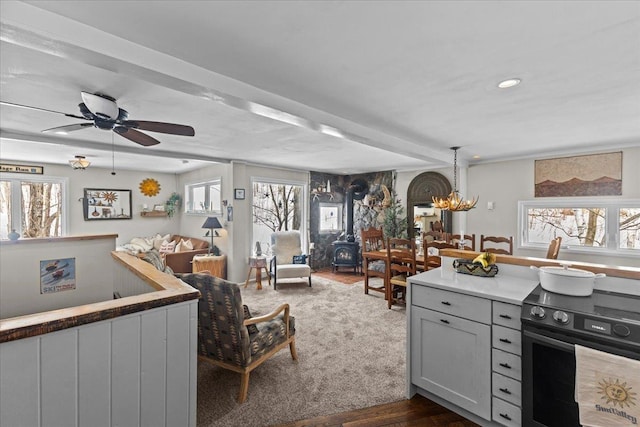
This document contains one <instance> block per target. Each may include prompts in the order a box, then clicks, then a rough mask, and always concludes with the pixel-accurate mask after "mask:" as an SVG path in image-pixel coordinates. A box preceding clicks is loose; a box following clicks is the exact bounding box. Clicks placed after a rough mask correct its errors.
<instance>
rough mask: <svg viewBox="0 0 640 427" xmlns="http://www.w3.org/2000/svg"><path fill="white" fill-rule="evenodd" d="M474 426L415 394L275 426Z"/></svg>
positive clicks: (475, 426) (474, 425)
mask: <svg viewBox="0 0 640 427" xmlns="http://www.w3.org/2000/svg"><path fill="white" fill-rule="evenodd" d="M311 426H314V427H319V426H322V427H339V426H340V427H383V426H394V427H401V426H416V427H417V426H420V427H477V424H475V423H473V422H471V421H469V420H467V419H465V418H463V417H461V416H460V415H458V414H456V413H454V412H451V411H449V410H448V409H446V408H443V407H442V406H440V405H438V404H436V403H434V402H432V401H430V400H429V399H426V398H424V397H422V396H420V395H415V396H414V397H413V398H412V399H411V400H402V401H400V402H394V403H387V404H384V405H378V406H372V407H371V408H363V409H357V410H355V411H349V412H343V413H341V414H335V415H327V416H322V417H317V418H311V419H308V420H300V421H295V422H292V423H288V424H281V425H279V426H277V427H311Z"/></svg>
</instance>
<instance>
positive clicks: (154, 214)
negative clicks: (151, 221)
mask: <svg viewBox="0 0 640 427" xmlns="http://www.w3.org/2000/svg"><path fill="white" fill-rule="evenodd" d="M140 216H143V217H166V216H169V214H168V213H167V212H163V211H143V212H140Z"/></svg>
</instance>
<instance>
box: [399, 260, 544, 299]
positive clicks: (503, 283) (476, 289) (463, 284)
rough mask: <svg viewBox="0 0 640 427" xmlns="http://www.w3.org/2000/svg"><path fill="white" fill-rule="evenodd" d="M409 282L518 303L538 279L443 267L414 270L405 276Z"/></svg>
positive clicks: (536, 284) (536, 283)
mask: <svg viewBox="0 0 640 427" xmlns="http://www.w3.org/2000/svg"><path fill="white" fill-rule="evenodd" d="M409 282H410V283H412V284H416V285H427V286H431V287H434V288H439V289H444V290H447V291H452V292H459V293H463V294H467V295H474V296H478V297H482V298H487V299H492V300H496V301H502V302H506V303H509V304H517V305H522V301H523V300H524V299H525V298H526V297H527V295H529V293H531V291H532V290H534V289H535V287H536V286H538V283H539V281H538V280H533V279H525V278H521V277H516V276H508V275H505V274H502V273H498V274H497V275H496V276H495V277H476V276H471V275H469V274H461V273H457V272H455V271H452V270H449V269H443V268H436V269H435V270H429V271H425V272H424V273H420V274H416V275H415V276H412V277H410V278H409Z"/></svg>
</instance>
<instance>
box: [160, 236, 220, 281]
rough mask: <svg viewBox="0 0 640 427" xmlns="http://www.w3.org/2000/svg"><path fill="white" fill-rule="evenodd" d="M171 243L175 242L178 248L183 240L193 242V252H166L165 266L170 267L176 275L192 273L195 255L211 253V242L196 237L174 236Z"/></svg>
mask: <svg viewBox="0 0 640 427" xmlns="http://www.w3.org/2000/svg"><path fill="white" fill-rule="evenodd" d="M170 239H171V240H170V242H175V244H176V246H177V245H178V243H180V241H181V240H184V241H185V242H186V241H189V240H190V241H191V244H192V245H193V249H192V250H187V251H181V252H165V253H164V259H165V265H166V266H167V267H170V268H171V270H173V272H174V273H191V261H192V260H193V256H194V255H199V254H206V253H208V252H209V242H207V241H206V240H202V239H198V238H195V237H188V236H181V235H179V234H173V235H172V236H171V238H170Z"/></svg>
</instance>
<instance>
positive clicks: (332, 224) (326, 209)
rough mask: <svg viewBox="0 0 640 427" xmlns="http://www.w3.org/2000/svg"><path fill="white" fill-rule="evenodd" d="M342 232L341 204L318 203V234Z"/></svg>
mask: <svg viewBox="0 0 640 427" xmlns="http://www.w3.org/2000/svg"><path fill="white" fill-rule="evenodd" d="M338 230H342V204H340V203H320V230H319V231H320V233H335V232H336V231H338Z"/></svg>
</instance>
